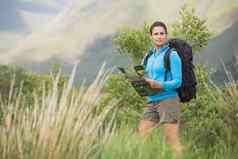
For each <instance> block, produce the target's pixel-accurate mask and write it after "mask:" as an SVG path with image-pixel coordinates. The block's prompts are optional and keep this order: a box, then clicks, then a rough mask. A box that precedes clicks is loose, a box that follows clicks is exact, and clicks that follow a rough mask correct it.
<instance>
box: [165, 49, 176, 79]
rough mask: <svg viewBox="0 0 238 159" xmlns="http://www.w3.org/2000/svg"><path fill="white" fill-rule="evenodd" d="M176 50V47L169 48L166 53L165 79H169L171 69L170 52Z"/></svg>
mask: <svg viewBox="0 0 238 159" xmlns="http://www.w3.org/2000/svg"><path fill="white" fill-rule="evenodd" d="M173 50H174V48H171V47H170V48H169V49H168V50H167V51H166V52H165V54H164V69H165V76H164V81H167V74H168V72H169V71H170V54H171V52H172V51H173Z"/></svg>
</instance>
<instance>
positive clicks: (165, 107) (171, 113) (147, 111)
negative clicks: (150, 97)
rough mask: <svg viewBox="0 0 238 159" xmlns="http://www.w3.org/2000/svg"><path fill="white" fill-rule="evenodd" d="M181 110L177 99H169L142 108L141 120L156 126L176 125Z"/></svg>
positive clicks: (150, 103)
mask: <svg viewBox="0 0 238 159" xmlns="http://www.w3.org/2000/svg"><path fill="white" fill-rule="evenodd" d="M180 113H181V108H180V102H179V98H178V97H175V98H171V99H167V100H163V101H160V102H149V103H147V104H146V106H145V108H144V115H143V120H149V121H152V122H155V123H158V124H164V123H178V122H179V118H180Z"/></svg>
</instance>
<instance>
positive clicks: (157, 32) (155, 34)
mask: <svg viewBox="0 0 238 159" xmlns="http://www.w3.org/2000/svg"><path fill="white" fill-rule="evenodd" d="M150 38H151V40H152V42H153V43H154V45H155V46H156V47H161V46H162V45H163V44H164V43H165V42H166V40H167V34H166V32H165V30H164V28H163V27H161V26H156V27H154V28H153V30H152V33H151V36H150Z"/></svg>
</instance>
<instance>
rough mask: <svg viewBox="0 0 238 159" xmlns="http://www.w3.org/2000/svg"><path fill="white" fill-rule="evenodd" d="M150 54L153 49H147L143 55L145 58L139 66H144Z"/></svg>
mask: <svg viewBox="0 0 238 159" xmlns="http://www.w3.org/2000/svg"><path fill="white" fill-rule="evenodd" d="M152 54H153V48H151V49H149V51H148V52H147V53H146V54H145V56H144V57H143V59H142V61H141V65H143V66H146V65H147V62H148V59H149V57H150V56H151V55H152Z"/></svg>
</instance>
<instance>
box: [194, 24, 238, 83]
mask: <svg viewBox="0 0 238 159" xmlns="http://www.w3.org/2000/svg"><path fill="white" fill-rule="evenodd" d="M237 43H238V21H237V22H235V23H234V24H233V25H232V26H231V27H229V28H227V29H226V30H225V31H224V32H223V33H222V34H220V35H219V36H216V37H215V38H213V39H211V40H210V41H209V43H208V46H207V47H206V48H204V49H203V50H202V52H201V53H200V54H199V55H198V56H197V61H199V62H202V63H204V64H206V65H207V67H208V69H210V70H214V71H216V74H215V76H214V80H216V81H218V82H221V81H224V79H226V77H225V72H224V67H223V64H222V63H224V64H225V66H226V69H228V70H230V71H232V74H233V76H234V78H235V79H236V80H238V76H237V75H238V72H237V71H235V69H234V67H236V66H235V62H236V60H238V59H236V57H237V56H238V45H237ZM237 70H238V67H237Z"/></svg>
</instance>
